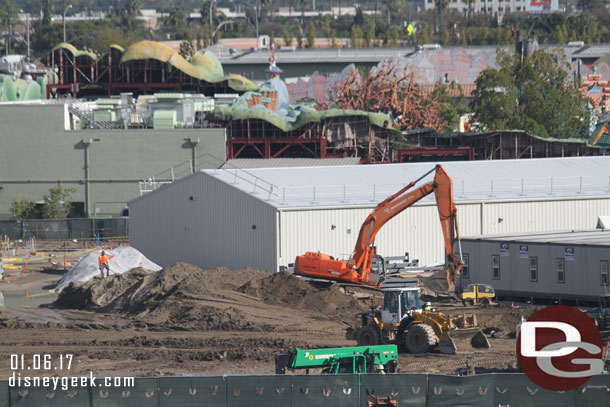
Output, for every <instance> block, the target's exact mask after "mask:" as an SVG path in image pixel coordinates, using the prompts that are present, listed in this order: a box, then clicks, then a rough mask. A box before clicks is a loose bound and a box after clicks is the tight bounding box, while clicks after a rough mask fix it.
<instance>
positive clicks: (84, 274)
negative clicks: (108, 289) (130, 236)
mask: <svg viewBox="0 0 610 407" xmlns="http://www.w3.org/2000/svg"><path fill="white" fill-rule="evenodd" d="M100 252H101V250H96V251H94V252H91V253H89V254H86V255H84V256H83V257H81V258H80V260H79V261H78V263H76V265H75V266H74V267H72V268H71V269H70V270H69V271H68V272H67V273H66V274H64V276H63V277H62V279H61V280H59V283H57V286H56V287H55V291H56V292H60V291H61V290H63V289H64V287H66V286H67V285H68V284H70V283H71V282H73V281H80V282H85V281H89V280H91V279H92V278H93V277H95V276H99V275H100V269H99V265H98V257H99V256H100ZM106 256H107V257H108V267H109V268H110V274H123V273H125V272H127V271H129V270H131V269H133V268H136V267H142V268H145V269H147V270H151V271H159V270H161V267H159V266H158V265H157V264H155V263H153V262H152V261H150V260H148V259H147V258H146V257H145V256H144V255H143V254H142V253H140V252H139V251H138V250H137V249H134V248H133V247H129V246H121V247H117V248H116V249H113V250H106Z"/></svg>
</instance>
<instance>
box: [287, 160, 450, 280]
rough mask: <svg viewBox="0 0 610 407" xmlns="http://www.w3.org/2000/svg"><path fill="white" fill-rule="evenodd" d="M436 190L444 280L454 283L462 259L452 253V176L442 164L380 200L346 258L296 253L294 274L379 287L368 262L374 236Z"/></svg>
mask: <svg viewBox="0 0 610 407" xmlns="http://www.w3.org/2000/svg"><path fill="white" fill-rule="evenodd" d="M432 172H435V176H434V179H433V180H432V181H430V182H427V183H425V184H423V185H421V186H420V187H418V188H417V189H415V190H413V191H409V190H410V189H411V188H412V187H413V186H415V184H417V183H418V182H419V181H420V180H421V179H423V178H424V177H426V176H427V175H428V174H430V173H432ZM432 192H434V193H435V197H436V203H437V206H438V211H439V216H440V220H441V226H442V229H443V235H444V238H445V253H446V264H447V270H449V271H448V273H447V282H448V284H449V287H447V290H448V291H451V286H452V284H454V282H455V273H457V272H459V269H460V268H461V260H460V259H459V258H458V257H456V256H455V254H454V242H455V239H456V234H457V217H456V216H457V215H456V208H455V205H454V202H453V185H452V182H451V178H449V175H447V173H446V172H445V170H444V169H443V167H442V166H440V165H437V166H436V167H435V168H434V169H432V170H430V171H429V172H427V173H426V174H424V175H423V176H421V177H420V178H418V179H417V180H415V181H413V182H411V183H409V184H408V185H407V186H405V187H404V188H402V189H401V190H400V191H398V192H396V193H395V194H393V195H392V196H389V197H388V198H386V199H385V200H384V201H382V202H380V203H379V204H378V205H377V206H376V207H375V209H374V210H373V212H371V214H370V215H369V216H368V217H367V218H366V220H365V221H364V223H363V224H362V226H361V228H360V232H359V233H358V239H357V240H356V246H355V248H354V252H353V254H352V256H351V258H350V260H349V261H347V262H345V261H342V260H336V259H334V258H333V257H331V256H329V255H327V254H323V253H314V252H307V253H305V255H303V256H297V258H296V261H295V267H294V270H295V273H296V274H298V275H302V276H306V277H312V278H321V279H326V280H332V281H342V282H347V283H355V284H367V285H372V286H380V285H381V283H382V282H383V278H382V276H378V275H372V273H371V264H372V260H373V257H374V256H375V247H374V242H375V237H376V236H377V233H378V232H379V231H380V230H381V228H382V227H383V226H384V225H385V224H386V223H387V222H388V221H389V220H391V219H392V218H394V217H395V216H396V215H398V214H399V213H401V212H402V211H404V210H405V209H407V208H409V207H410V206H412V205H413V204H415V203H416V202H418V201H420V200H421V199H423V198H424V197H426V196H427V195H429V194H431V193H432Z"/></svg>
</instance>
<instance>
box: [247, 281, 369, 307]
mask: <svg viewBox="0 0 610 407" xmlns="http://www.w3.org/2000/svg"><path fill="white" fill-rule="evenodd" d="M239 291H241V292H243V293H246V294H248V295H251V296H254V297H257V298H260V299H262V300H263V301H264V302H265V303H267V304H272V305H278V306H282V307H288V308H293V309H303V310H309V311H314V312H317V313H318V314H320V315H321V316H322V315H323V316H329V317H330V316H334V315H342V316H345V315H347V316H349V317H350V318H351V317H353V316H354V315H355V314H356V313H357V312H358V311H365V310H367V309H368V307H367V305H366V304H363V303H361V302H359V301H357V300H356V299H355V298H354V297H353V296H351V295H349V294H345V293H344V292H343V291H342V290H341V289H340V288H338V287H335V286H330V287H329V288H326V289H319V288H316V287H314V286H312V285H311V284H309V283H308V282H306V281H303V280H301V279H299V278H297V277H295V276H294V275H293V274H291V273H288V272H280V273H276V274H273V275H270V276H267V277H265V278H262V279H260V280H253V281H250V282H249V283H247V284H245V285H244V286H243V287H241V288H240V289H239Z"/></svg>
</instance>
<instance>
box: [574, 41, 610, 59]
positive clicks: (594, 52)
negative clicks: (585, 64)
mask: <svg viewBox="0 0 610 407" xmlns="http://www.w3.org/2000/svg"><path fill="white" fill-rule="evenodd" d="M606 54H610V45H609V44H593V45H585V46H584V47H582V48H580V49H578V50H576V51H574V52H573V53H572V56H573V57H574V58H600V57H603V56H604V55H606Z"/></svg>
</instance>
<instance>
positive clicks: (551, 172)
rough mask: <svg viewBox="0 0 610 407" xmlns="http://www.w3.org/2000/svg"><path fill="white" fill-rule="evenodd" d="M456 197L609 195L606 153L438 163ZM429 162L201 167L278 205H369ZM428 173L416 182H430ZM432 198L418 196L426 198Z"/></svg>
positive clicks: (609, 158)
mask: <svg viewBox="0 0 610 407" xmlns="http://www.w3.org/2000/svg"><path fill="white" fill-rule="evenodd" d="M439 164H442V165H443V167H444V168H445V170H446V171H447V173H448V174H449V176H450V177H451V178H452V179H453V185H454V197H455V200H456V201H489V200H514V199H533V198H537V199H553V198H559V197H574V198H581V197H584V196H601V195H610V156H596V157H569V158H544V159H523V160H493V161H453V162H441V163H439ZM434 165H435V163H408V164H378V165H349V166H334V167H331V166H323V167H301V168H281V169H278V168H275V169H274V168H259V169H249V170H247V171H246V170H232V169H225V168H223V169H217V170H202V172H204V173H206V174H208V175H211V176H213V177H215V178H217V179H219V180H222V181H224V182H226V183H229V184H231V185H232V186H234V187H235V188H238V189H241V190H242V191H244V192H245V193H247V194H250V195H252V196H254V197H257V198H259V199H261V200H263V201H266V202H267V203H269V204H270V205H272V206H275V207H278V208H290V207H321V206H371V205H374V204H376V203H378V202H380V201H381V200H383V199H385V198H386V197H387V196H389V195H391V194H393V193H395V192H396V191H398V190H399V189H401V188H402V187H403V186H404V185H406V184H408V183H409V182H411V181H413V180H416V179H417V178H419V177H420V176H422V175H423V174H425V173H426V172H428V171H429V170H431V169H433V168H434ZM432 177H433V175H432V174H431V175H428V176H427V177H426V178H425V179H424V180H422V181H421V182H420V184H421V183H424V182H428V181H431V180H432ZM432 199H433V198H432V196H428V197H426V198H424V200H423V201H424V202H425V201H431V200H432Z"/></svg>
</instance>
